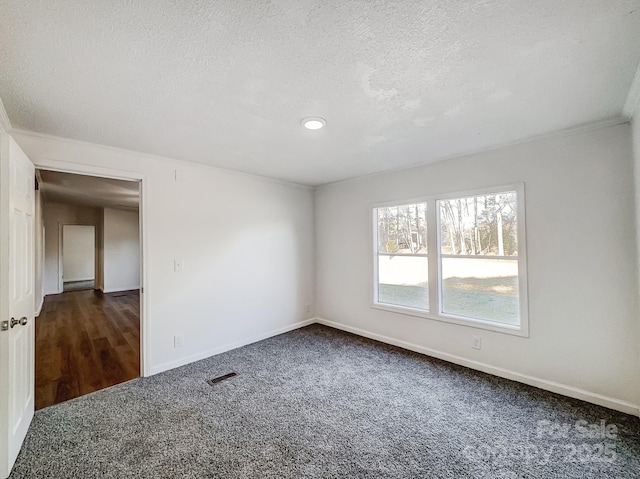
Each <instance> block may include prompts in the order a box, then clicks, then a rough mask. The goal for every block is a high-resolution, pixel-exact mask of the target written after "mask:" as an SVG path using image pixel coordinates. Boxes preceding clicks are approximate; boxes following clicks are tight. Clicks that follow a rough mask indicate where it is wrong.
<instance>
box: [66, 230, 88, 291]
mask: <svg viewBox="0 0 640 479" xmlns="http://www.w3.org/2000/svg"><path fill="white" fill-rule="evenodd" d="M61 226H62V238H61V241H60V245H61V248H62V254H61V255H60V260H61V262H62V268H60V272H61V280H62V291H63V292H67V291H82V290H87V289H94V287H95V285H96V227H95V226H94V225H61Z"/></svg>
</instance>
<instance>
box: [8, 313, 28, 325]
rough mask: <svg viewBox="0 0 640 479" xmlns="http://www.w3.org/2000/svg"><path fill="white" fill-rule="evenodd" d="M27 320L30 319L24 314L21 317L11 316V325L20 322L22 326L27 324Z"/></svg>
mask: <svg viewBox="0 0 640 479" xmlns="http://www.w3.org/2000/svg"><path fill="white" fill-rule="evenodd" d="M27 321H29V320H28V319H27V318H26V316H23V317H21V318H20V319H15V318H11V327H12V328H13V327H14V326H15V325H17V324H20V325H22V326H26V324H27Z"/></svg>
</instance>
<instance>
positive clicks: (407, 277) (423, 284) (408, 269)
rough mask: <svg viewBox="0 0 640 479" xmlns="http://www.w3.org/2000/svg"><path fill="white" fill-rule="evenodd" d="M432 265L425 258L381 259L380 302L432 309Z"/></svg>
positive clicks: (395, 257)
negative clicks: (430, 287)
mask: <svg viewBox="0 0 640 479" xmlns="http://www.w3.org/2000/svg"><path fill="white" fill-rule="evenodd" d="M428 278H429V263H428V259H427V258H426V257H424V256H395V255H394V256H386V255H380V256H378V280H379V281H378V302H379V303H386V304H393V305H396V306H405V307H409V308H415V309H423V310H425V311H428V310H429V286H428Z"/></svg>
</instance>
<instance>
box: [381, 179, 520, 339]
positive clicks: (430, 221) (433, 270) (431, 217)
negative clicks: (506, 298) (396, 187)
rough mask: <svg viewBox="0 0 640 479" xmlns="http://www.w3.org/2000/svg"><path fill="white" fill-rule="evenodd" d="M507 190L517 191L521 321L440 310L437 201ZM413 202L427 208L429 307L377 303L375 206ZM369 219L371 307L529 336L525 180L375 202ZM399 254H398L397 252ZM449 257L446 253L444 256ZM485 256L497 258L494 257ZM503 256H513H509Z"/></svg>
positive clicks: (440, 270) (440, 276)
mask: <svg viewBox="0 0 640 479" xmlns="http://www.w3.org/2000/svg"><path fill="white" fill-rule="evenodd" d="M507 191H515V193H516V214H517V234H518V256H517V261H518V300H519V306H520V309H519V313H520V324H519V325H518V326H516V325H510V324H504V323H500V322H497V321H490V320H484V319H478V318H470V317H465V316H456V315H453V314H448V313H443V311H442V308H443V303H442V256H443V254H442V252H441V247H440V245H441V240H442V238H441V235H442V231H441V229H440V227H441V224H440V214H439V212H438V211H437V208H438V200H450V199H458V198H468V197H473V196H479V195H490V194H500V193H505V192H507ZM415 203H426V207H427V212H426V213H427V214H426V216H427V223H426V227H427V259H428V264H429V266H428V280H429V310H428V311H425V310H422V309H416V308H411V307H408V306H399V305H393V304H389V303H380V302H379V301H378V286H379V275H378V265H379V263H378V257H379V252H378V209H379V208H385V207H393V206H402V205H410V204H415ZM370 212H371V214H370V221H371V225H370V227H371V229H370V231H371V232H372V233H373V234H372V236H371V238H372V248H371V251H372V252H373V257H372V259H373V261H372V278H373V288H372V289H371V293H372V296H371V307H372V308H374V309H379V310H383V311H389V312H392V313H399V314H403V315H409V316H416V317H419V318H424V319H430V320H435V321H441V322H445V323H452V324H458V325H461V326H467V327H472V328H477V329H484V330H489V331H496V332H500V333H506V334H512V335H516V336H522V337H529V304H528V279H527V277H528V275H527V236H526V217H525V187H524V183H512V184H506V185H499V186H492V187H486V188H477V189H473V190H465V191H456V192H451V193H443V194H436V195H429V196H420V197H414V198H405V199H400V200H394V201H386V202H382V203H375V204H373V205H371V207H370ZM399 256H400V255H399ZM444 256H448V255H444ZM488 258H494V259H498V258H496V257H495V256H488ZM505 259H516V258H514V257H511V256H508V257H505Z"/></svg>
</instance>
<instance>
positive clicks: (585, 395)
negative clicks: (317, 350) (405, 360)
mask: <svg viewBox="0 0 640 479" xmlns="http://www.w3.org/2000/svg"><path fill="white" fill-rule="evenodd" d="M315 322H317V323H319V324H324V325H325V326H329V327H331V328H335V329H340V330H342V331H347V332H349V333H353V334H356V335H358V336H363V337H365V338H369V339H374V340H376V341H380V342H381V343H386V344H391V345H393V346H398V347H400V348H403V349H408V350H409V351H414V352H416V353H420V354H425V355H427V356H432V357H434V358H438V359H442V360H444V361H448V362H450V363H454V364H458V365H460V366H465V367H467V368H470V369H475V370H477V371H482V372H484V373H488V374H492V375H494V376H498V377H501V378H505V379H510V380H512V381H517V382H520V383H524V384H528V385H529V386H534V387H537V388H540V389H544V390H546V391H551V392H554V393H557V394H562V395H563V396H568V397H571V398H575V399H580V400H582V401H586V402H590V403H593V404H597V405H599V406H604V407H607V408H609V409H614V410H616V411H621V412H624V413H626V414H633V415H634V416H640V405H638V404H632V403H630V402H626V401H621V400H619V399H615V398H612V397H609V396H604V395H602V394H598V393H594V392H590V391H585V390H584V389H580V388H576V387H573V386H568V385H566V384H561V383H558V382H555V381H548V380H546V379H542V378H537V377H534V376H529V375H527V374H521V373H518V372H515V371H511V370H509V369H504V368H499V367H496V366H491V365H489V364H485V363H481V362H479V361H473V360H471V359H466V358H463V357H460V356H456V355H453V354H449V353H445V352H442V351H438V350H435V349H431V348H426V347H424V346H419V345H417V344H413V343H409V342H407V341H402V340H399V339H395V338H391V337H389V336H383V335H381V334H376V333H372V332H370V331H365V330H364V329H360V328H355V327H353V326H347V325H346V324H341V323H336V322H335V321H329V320H328V319H324V318H316V319H315Z"/></svg>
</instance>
